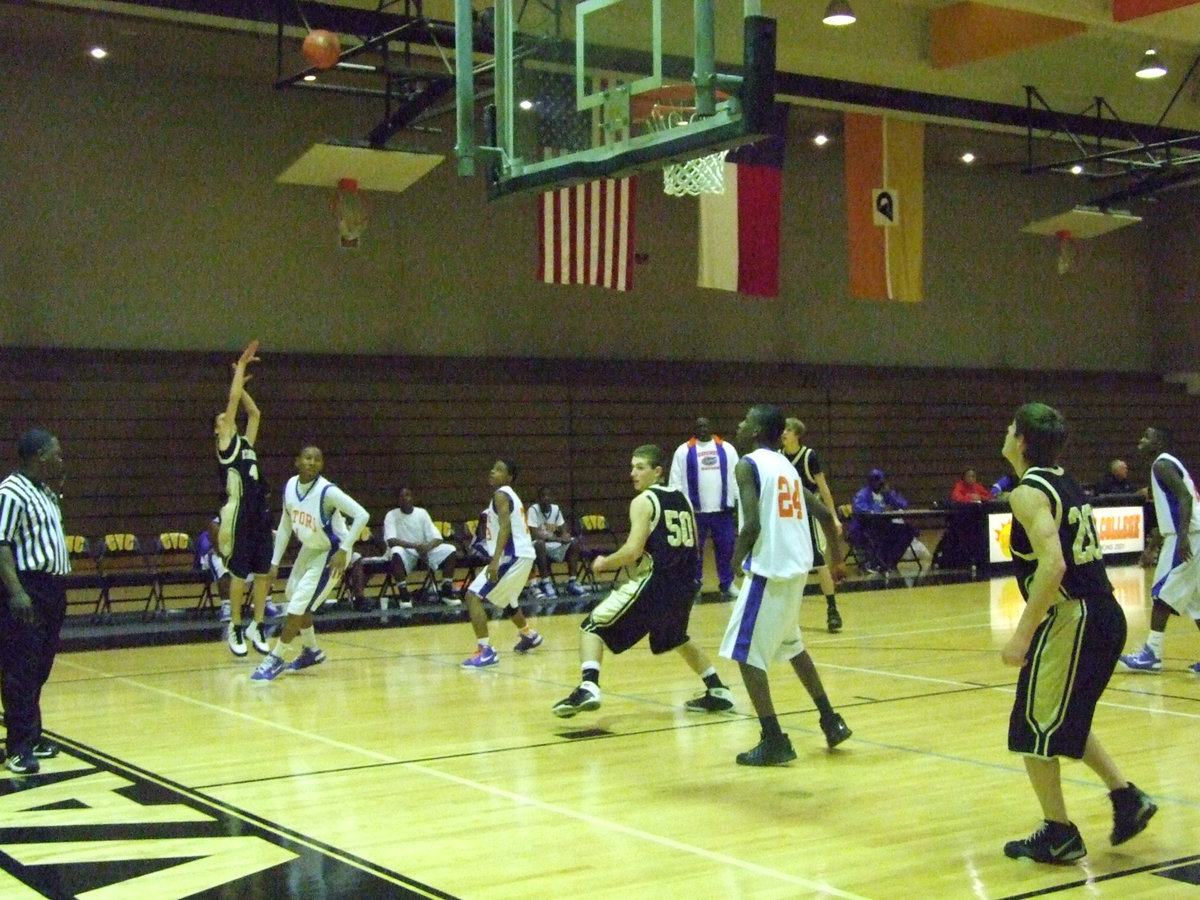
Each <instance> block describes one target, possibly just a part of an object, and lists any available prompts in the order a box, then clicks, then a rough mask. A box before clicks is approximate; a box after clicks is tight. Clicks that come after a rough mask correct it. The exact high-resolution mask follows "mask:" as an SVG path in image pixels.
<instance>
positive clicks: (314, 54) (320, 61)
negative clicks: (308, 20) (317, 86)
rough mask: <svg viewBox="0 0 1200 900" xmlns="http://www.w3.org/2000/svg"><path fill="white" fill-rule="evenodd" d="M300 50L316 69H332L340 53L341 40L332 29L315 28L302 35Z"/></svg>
mask: <svg viewBox="0 0 1200 900" xmlns="http://www.w3.org/2000/svg"><path fill="white" fill-rule="evenodd" d="M300 52H301V53H303V54H304V58H305V59H307V60H308V61H309V62H310V63H311V64H312V65H314V66H316V67H317V68H318V69H332V68H333V67H334V66H335V65H337V61H338V56H340V55H341V52H342V42H341V41H339V40H338V36H337V35H336V34H334V33H333V32H332V31H326V30H325V29H324V28H317V29H314V30H313V31H310V32H309V33H308V34H307V35H305V36H304V45H303V46H302V47H301V48H300Z"/></svg>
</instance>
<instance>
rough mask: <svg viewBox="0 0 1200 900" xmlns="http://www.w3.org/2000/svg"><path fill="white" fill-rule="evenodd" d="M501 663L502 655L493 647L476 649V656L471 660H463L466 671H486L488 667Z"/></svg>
mask: <svg viewBox="0 0 1200 900" xmlns="http://www.w3.org/2000/svg"><path fill="white" fill-rule="evenodd" d="M498 662H500V654H499V653H497V652H496V648H495V647H492V646H487V647H483V646H480V647H479V648H477V649H476V651H475V655H474V656H472V657H471V658H470V659H465V660H463V663H462V668H464V669H485V668H487V667H488V666H494V665H496V664H497V663H498Z"/></svg>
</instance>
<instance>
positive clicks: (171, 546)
mask: <svg viewBox="0 0 1200 900" xmlns="http://www.w3.org/2000/svg"><path fill="white" fill-rule="evenodd" d="M150 565H151V570H152V572H153V574H154V587H153V593H152V595H151V601H152V603H153V609H152V610H151V609H149V608H148V609H147V612H148V613H150V614H151V615H158V614H162V615H166V612H167V600H168V597H167V588H169V587H170V588H186V589H187V590H186V591H185V592H183V593H176V592H175V591H172V594H171V597H170V598H169V599H172V600H193V599H194V600H195V601H196V604H195V606H194V607H193V610H192V611H193V612H194V613H195V615H196V616H200V615H203V614H204V613H205V612H212V613H213V614H216V611H217V609H216V606H215V603H214V598H213V591H212V578H211V577H210V576H209V573H208V572H205V571H203V570H202V569H201V568H200V559H199V557H198V556H197V555H196V546H195V543H194V542H193V541H192V538H191V536H190V535H188V534H187V533H185V532H182V531H164V532H163V533H162V534H160V535H159V536H158V537H157V538H155V539H154V556H153V557H152V558H151V560H150Z"/></svg>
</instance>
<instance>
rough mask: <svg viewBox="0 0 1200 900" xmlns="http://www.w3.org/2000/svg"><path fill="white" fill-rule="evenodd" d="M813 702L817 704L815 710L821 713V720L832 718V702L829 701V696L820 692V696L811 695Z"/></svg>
mask: <svg viewBox="0 0 1200 900" xmlns="http://www.w3.org/2000/svg"><path fill="white" fill-rule="evenodd" d="M813 703H815V704H816V705H817V712H819V713H820V714H821V721H822V722H824V721H826V720H827V719H832V718H833V704H831V703H830V702H829V698H828V697H827V696H825V695H824V694H822V695H821V696H820V697H813Z"/></svg>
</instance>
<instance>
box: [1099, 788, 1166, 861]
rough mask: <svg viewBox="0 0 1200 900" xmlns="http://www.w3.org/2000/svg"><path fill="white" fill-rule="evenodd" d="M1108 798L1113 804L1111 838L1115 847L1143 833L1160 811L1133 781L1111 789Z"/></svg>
mask: <svg viewBox="0 0 1200 900" xmlns="http://www.w3.org/2000/svg"><path fill="white" fill-rule="evenodd" d="M1108 799H1109V800H1111V801H1112V805H1113V830H1112V834H1111V835H1110V837H1109V839H1110V840H1111V841H1112V845H1113V846H1114V847H1115V846H1117V844H1123V843H1125V842H1126V841H1127V840H1129V839H1130V838H1131V837H1133V836H1134V835H1136V834H1141V832H1142V831H1143V830H1144V829H1145V827H1146V825H1147V824H1148V823H1149V822H1150V817H1151V816H1153V815H1154V814H1155V813H1156V812H1158V807H1157V806H1155V805H1154V801H1153V800H1151V799H1150V798H1149V797H1148V796H1147V795H1146V793H1145V792H1144V791H1142V790H1140V789H1139V788H1138V787H1137V786H1135V785H1134V783H1133V782H1132V781H1131V782H1129V784H1128V785H1127V786H1126V787H1123V788H1120V789H1119V790H1115V791H1109V794H1108Z"/></svg>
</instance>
